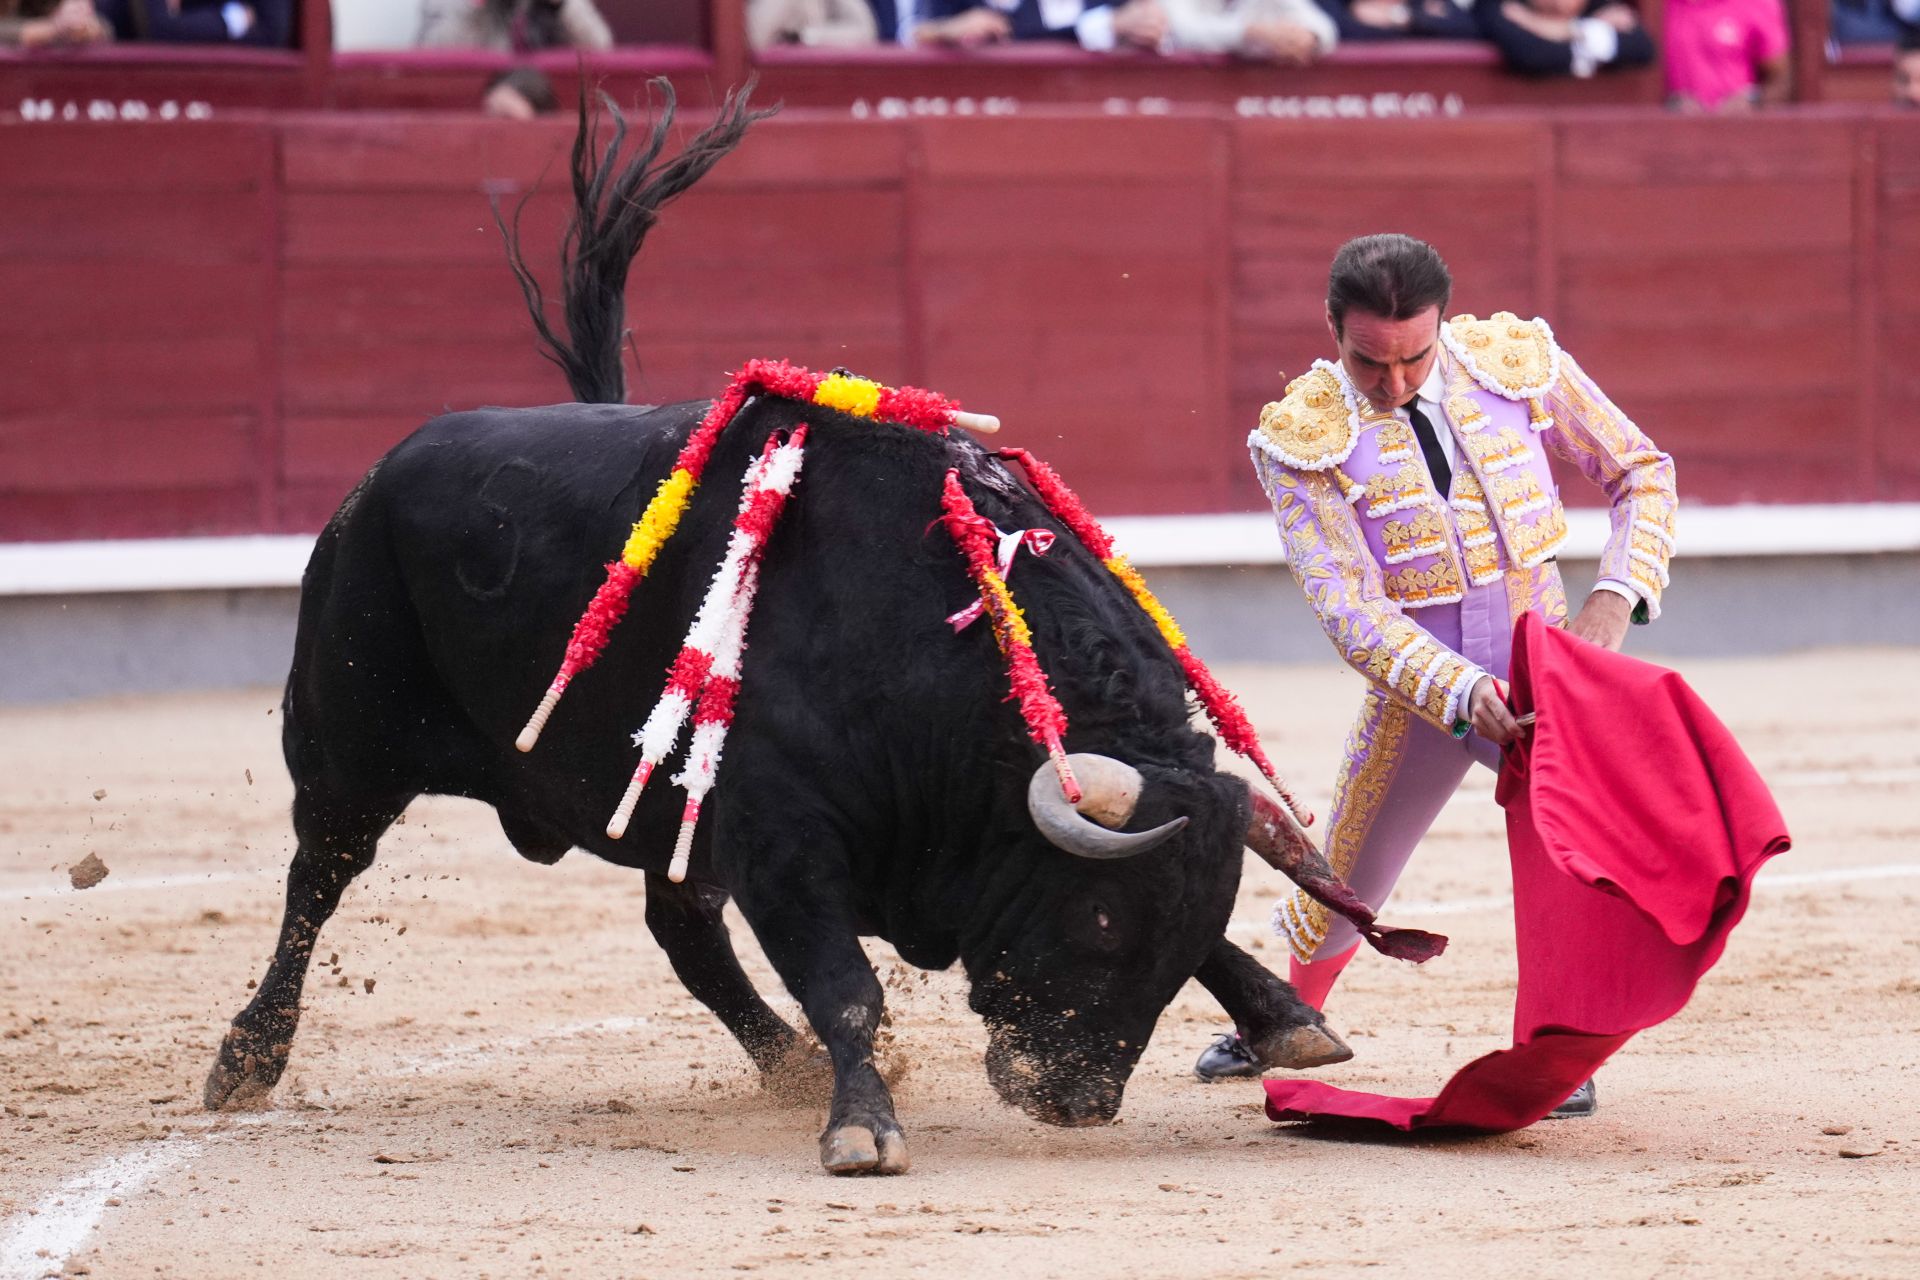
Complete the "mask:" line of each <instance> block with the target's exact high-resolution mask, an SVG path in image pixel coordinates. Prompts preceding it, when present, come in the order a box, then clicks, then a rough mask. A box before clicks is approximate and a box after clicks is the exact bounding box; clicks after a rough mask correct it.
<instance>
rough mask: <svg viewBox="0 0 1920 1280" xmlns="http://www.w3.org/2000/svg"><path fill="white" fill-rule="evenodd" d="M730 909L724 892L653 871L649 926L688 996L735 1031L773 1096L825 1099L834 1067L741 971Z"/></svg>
mask: <svg viewBox="0 0 1920 1280" xmlns="http://www.w3.org/2000/svg"><path fill="white" fill-rule="evenodd" d="M726 904H727V896H726V894H725V893H723V892H721V891H720V890H718V889H713V888H707V887H701V886H697V885H693V884H675V883H674V882H673V881H671V880H669V879H667V878H666V877H665V876H663V875H660V874H659V873H658V872H653V871H649V872H648V873H647V928H648V929H650V930H652V931H653V938H654V941H656V942H658V943H659V944H660V949H661V950H662V951H664V952H666V953H667V961H668V963H670V964H671V965H672V966H673V971H674V973H675V974H676V975H677V976H678V977H679V979H680V984H681V985H682V986H684V987H685V988H686V989H687V993H688V994H689V995H691V996H692V997H693V998H694V999H696V1000H698V1001H699V1002H700V1003H701V1004H703V1005H705V1006H707V1008H709V1009H711V1010H713V1013H714V1016H715V1017H717V1018H719V1019H720V1021H721V1023H722V1024H723V1025H724V1026H725V1027H726V1028H727V1030H728V1031H731V1032H732V1033H733V1038H734V1039H736V1040H738V1041H739V1042H740V1047H741V1048H742V1049H745V1050H746V1051H747V1056H748V1057H749V1058H751V1059H753V1065H754V1066H756V1067H758V1068H759V1069H760V1077H761V1080H762V1081H763V1082H764V1083H765V1085H766V1086H767V1088H768V1089H769V1090H770V1091H772V1092H774V1093H777V1094H780V1095H781V1096H783V1097H788V1098H792V1099H793V1100H794V1101H808V1102H811V1101H814V1100H815V1099H816V1098H817V1099H819V1100H821V1101H825V1099H826V1097H827V1094H828V1090H829V1089H830V1088H831V1087H832V1075H831V1071H830V1069H824V1068H825V1064H823V1063H821V1062H820V1061H819V1052H818V1050H810V1049H809V1046H808V1045H807V1044H806V1043H805V1042H803V1041H802V1040H801V1038H800V1037H799V1036H798V1035H797V1034H796V1033H795V1032H794V1029H793V1028H792V1027H790V1026H788V1025H787V1023H786V1020H785V1019H784V1018H782V1017H781V1016H780V1015H779V1014H777V1013H775V1012H774V1011H773V1010H772V1009H771V1008H769V1007H768V1006H767V1002H766V1001H765V1000H763V999H761V997H760V993H759V992H758V991H756V990H754V987H753V983H752V982H751V981H749V980H748V978H747V975H746V973H745V972H744V971H743V970H742V969H741V968H740V958H739V957H738V956H736V955H735V954H734V951H733V939H732V937H731V936H730V935H729V934H728V932H727V923H726V920H725V919H724V918H723V917H722V915H721V912H722V910H723V909H724V908H725V906H726Z"/></svg>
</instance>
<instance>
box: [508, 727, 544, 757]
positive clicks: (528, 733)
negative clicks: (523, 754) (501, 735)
mask: <svg viewBox="0 0 1920 1280" xmlns="http://www.w3.org/2000/svg"><path fill="white" fill-rule="evenodd" d="M539 740H540V734H539V733H538V732H537V731H536V730H534V729H533V728H532V727H531V726H529V727H528V728H525V729H522V730H521V731H520V736H519V737H517V738H515V739H514V740H513V745H514V746H516V747H518V748H520V750H522V751H531V750H533V744H534V743H535V742H538V741H539Z"/></svg>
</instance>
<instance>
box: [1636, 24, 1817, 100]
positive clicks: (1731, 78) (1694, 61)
mask: <svg viewBox="0 0 1920 1280" xmlns="http://www.w3.org/2000/svg"><path fill="white" fill-rule="evenodd" d="M1666 41H1667V104H1668V105H1669V106H1671V107H1674V108H1675V109H1677V110H1680V111H1714V112H1721V113H1732V112H1741V111H1751V110H1752V109H1753V108H1754V107H1756V106H1759V105H1761V104H1762V103H1774V102H1782V101H1785V99H1786V96H1787V76H1788V69H1787V11H1786V7H1785V6H1784V5H1783V4H1782V3H1781V0H1667V31H1666Z"/></svg>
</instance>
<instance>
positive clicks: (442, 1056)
mask: <svg viewBox="0 0 1920 1280" xmlns="http://www.w3.org/2000/svg"><path fill="white" fill-rule="evenodd" d="M646 1025H647V1020H646V1019H645V1018H598V1019H595V1020H594V1021H592V1022H569V1023H566V1024H564V1025H562V1026H558V1027H549V1028H548V1029H547V1030H545V1031H535V1032H533V1033H532V1034H530V1035H524V1036H506V1037H504V1038H502V1039H499V1040H489V1041H487V1042H485V1043H483V1044H463V1045H452V1046H449V1047H448V1048H445V1049H441V1050H439V1051H437V1052H435V1053H430V1054H425V1055H422V1056H419V1057H403V1058H396V1059H395V1060H394V1066H393V1070H391V1071H385V1072H382V1073H381V1074H382V1075H396V1076H437V1075H439V1074H441V1073H442V1072H445V1071H453V1070H456V1069H458V1068H460V1067H468V1066H473V1065H475V1064H476V1063H482V1062H491V1061H492V1060H493V1059H495V1058H499V1057H504V1056H505V1055H507V1054H511V1053H518V1052H519V1051H520V1050H522V1049H527V1048H531V1047H532V1046H534V1045H538V1044H547V1043H549V1042H551V1041H554V1040H571V1039H574V1038H575V1037H578V1036H586V1035H619V1034H622V1033H623V1032H627V1031H634V1030H637V1029H638V1028H640V1027H644V1026H646Z"/></svg>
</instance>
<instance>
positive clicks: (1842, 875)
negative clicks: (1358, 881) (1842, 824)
mask: <svg viewBox="0 0 1920 1280" xmlns="http://www.w3.org/2000/svg"><path fill="white" fill-rule="evenodd" d="M1912 876H1920V862H1894V863H1888V864H1886V865H1883V866H1877V867H1832V868H1829V869H1828V870H1825V871H1785V872H1776V873H1772V874H1769V873H1767V872H1761V873H1760V875H1758V876H1756V877H1755V878H1754V881H1753V887H1754V889H1755V890H1761V889H1792V888H1796V887H1798V886H1801V885H1809V884H1844V883H1846V882H1847V881H1849V880H1904V879H1907V878H1909V877H1912ZM1512 905H1513V895H1512V894H1510V893H1500V894H1488V895H1486V896H1485V897H1478V898H1456V899H1454V900H1453V901H1452V902H1419V901H1414V902H1392V901H1389V902H1388V903H1387V905H1386V906H1385V907H1383V908H1382V909H1381V911H1380V914H1381V916H1382V918H1383V919H1385V920H1387V921H1388V922H1389V923H1391V922H1392V921H1393V920H1415V919H1420V918H1422V917H1426V916H1464V915H1473V914H1475V913H1477V912H1481V911H1504V910H1506V909H1507V908H1508V907H1511V906H1512ZM1271 929H1272V925H1271V924H1270V923H1269V922H1268V920H1267V918H1266V917H1265V916H1261V917H1259V918H1258V919H1254V920H1233V921H1229V922H1228V924H1227V932H1228V933H1241V934H1266V933H1268V932H1270V931H1271Z"/></svg>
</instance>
